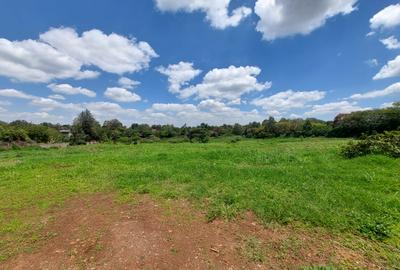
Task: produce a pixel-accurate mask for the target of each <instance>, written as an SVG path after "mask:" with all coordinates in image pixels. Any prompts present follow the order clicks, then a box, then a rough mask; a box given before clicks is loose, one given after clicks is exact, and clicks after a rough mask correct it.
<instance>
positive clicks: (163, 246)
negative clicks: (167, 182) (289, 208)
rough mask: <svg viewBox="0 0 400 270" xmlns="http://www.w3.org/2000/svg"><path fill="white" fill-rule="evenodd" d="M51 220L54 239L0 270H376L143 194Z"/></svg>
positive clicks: (300, 237) (332, 247)
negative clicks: (346, 268) (322, 268)
mask: <svg viewBox="0 0 400 270" xmlns="http://www.w3.org/2000/svg"><path fill="white" fill-rule="evenodd" d="M51 215H52V216H54V217H55V218H54V221H53V222H51V224H49V225H48V226H47V228H46V231H45V232H44V233H45V234H47V235H48V234H51V235H54V237H53V238H51V239H49V240H47V241H46V242H45V243H43V246H42V248H40V249H39V250H38V251H36V252H35V253H32V254H20V255H19V256H17V257H15V258H12V259H10V260H8V261H6V262H4V263H3V264H0V269H174V270H175V269H299V268H300V267H303V266H310V265H330V264H337V263H340V264H342V265H343V264H345V265H353V266H358V267H360V268H367V269H379V267H378V266H376V265H374V264H372V263H371V262H369V261H368V258H365V257H363V256H362V255H360V254H358V253H356V252H355V251H352V250H350V249H348V248H346V247H344V246H342V245H340V244H339V242H338V241H335V239H333V238H332V237H331V236H329V235H327V234H324V233H321V232H318V231H309V230H308V231H307V230H305V229H303V230H301V229H294V228H291V227H282V226H276V227H274V228H265V227H264V226H261V225H260V224H259V223H257V221H256V218H255V217H254V216H253V215H252V214H251V213H248V214H245V215H243V216H242V217H241V218H238V219H237V220H235V221H232V222H228V221H223V220H216V221H214V222H211V223H207V222H206V218H205V216H204V214H202V213H200V212H198V211H194V210H193V208H192V207H191V206H190V205H189V204H188V203H187V202H185V201H162V202H159V201H154V200H152V199H150V198H149V197H148V196H140V197H137V198H136V200H135V203H132V204H121V203H117V202H116V201H115V197H114V196H113V195H104V194H97V195H94V196H90V197H88V198H84V199H82V198H80V199H74V200H72V201H70V202H68V203H67V204H66V206H65V207H64V208H63V209H62V210H57V211H55V212H54V213H51Z"/></svg>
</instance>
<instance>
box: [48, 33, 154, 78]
mask: <svg viewBox="0 0 400 270" xmlns="http://www.w3.org/2000/svg"><path fill="white" fill-rule="evenodd" d="M40 40H41V41H44V42H46V43H48V44H50V45H51V46H53V47H54V48H56V49H57V50H58V51H60V52H63V53H65V54H66V55H69V56H71V57H73V58H75V59H78V60H79V61H81V62H82V64H84V65H94V66H97V67H99V68H100V69H102V70H104V71H107V72H110V73H116V74H124V73H126V72H136V71H139V70H142V69H145V68H147V67H148V66H149V63H150V61H151V59H152V58H154V57H157V56H158V55H157V54H156V52H155V51H154V50H153V48H152V47H151V46H150V45H149V44H148V43H147V42H143V41H140V42H137V41H136V40H135V39H128V38H126V37H124V36H121V35H118V34H115V33H112V34H110V35H106V34H104V33H103V32H102V31H100V30H97V29H93V30H90V31H86V32H83V33H82V35H81V36H79V34H78V33H77V32H76V31H75V30H74V29H72V28H53V29H50V30H49V31H47V32H46V33H43V34H41V35H40Z"/></svg>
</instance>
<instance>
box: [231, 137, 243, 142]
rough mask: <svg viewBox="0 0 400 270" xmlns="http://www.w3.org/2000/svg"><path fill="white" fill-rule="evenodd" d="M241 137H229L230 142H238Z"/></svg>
mask: <svg viewBox="0 0 400 270" xmlns="http://www.w3.org/2000/svg"><path fill="white" fill-rule="evenodd" d="M241 140H242V139H241V138H240V137H234V138H232V139H231V143H237V142H240V141H241Z"/></svg>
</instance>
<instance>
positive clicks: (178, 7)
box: [156, 0, 252, 29]
mask: <svg viewBox="0 0 400 270" xmlns="http://www.w3.org/2000/svg"><path fill="white" fill-rule="evenodd" d="M230 2H231V0H217V1H216V0H156V5H157V7H158V9H160V10H161V11H172V12H177V11H185V12H194V11H202V12H205V13H206V19H207V20H208V21H209V22H210V23H211V25H212V26H213V27H215V28H217V29H224V28H227V27H235V26H238V25H239V23H240V22H241V21H242V20H243V19H244V18H246V17H247V16H249V15H250V14H251V12H252V10H251V9H250V8H248V7H244V6H242V7H238V8H236V9H234V10H233V11H232V13H231V14H230V13H229V5H230Z"/></svg>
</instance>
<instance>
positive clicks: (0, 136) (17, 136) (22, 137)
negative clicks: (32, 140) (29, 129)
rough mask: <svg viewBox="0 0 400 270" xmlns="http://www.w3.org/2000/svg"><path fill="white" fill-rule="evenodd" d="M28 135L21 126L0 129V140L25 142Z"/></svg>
mask: <svg viewBox="0 0 400 270" xmlns="http://www.w3.org/2000/svg"><path fill="white" fill-rule="evenodd" d="M28 139H29V138H28V135H27V134H26V132H25V131H24V130H23V129H22V128H16V127H5V128H3V129H2V130H1V131H0V141H3V142H21V141H22V142H25V141H27V140H28Z"/></svg>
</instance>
